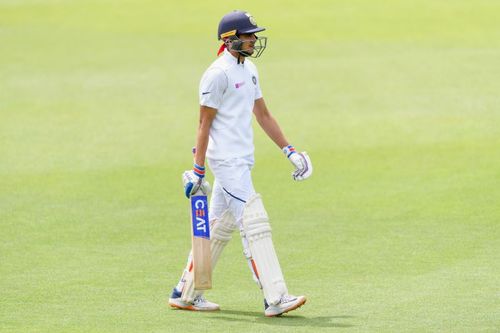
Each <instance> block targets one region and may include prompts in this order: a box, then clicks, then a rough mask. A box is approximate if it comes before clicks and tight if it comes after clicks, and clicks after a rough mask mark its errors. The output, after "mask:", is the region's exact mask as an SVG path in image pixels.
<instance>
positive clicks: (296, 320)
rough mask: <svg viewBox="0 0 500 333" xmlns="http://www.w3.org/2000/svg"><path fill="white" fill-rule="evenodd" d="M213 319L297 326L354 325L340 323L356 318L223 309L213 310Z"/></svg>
mask: <svg viewBox="0 0 500 333" xmlns="http://www.w3.org/2000/svg"><path fill="white" fill-rule="evenodd" d="M211 317H212V318H213V319H218V320H224V321H228V322H249V323H259V324H263V325H270V326H296V327H301V326H303V327H353V326H354V325H351V324H346V323H340V322H338V321H339V320H341V319H349V318H354V316H319V317H303V316H296V315H290V314H286V315H283V316H280V317H273V318H268V317H265V316H264V314H263V313H262V312H252V311H234V310H222V311H220V312H212V313H211Z"/></svg>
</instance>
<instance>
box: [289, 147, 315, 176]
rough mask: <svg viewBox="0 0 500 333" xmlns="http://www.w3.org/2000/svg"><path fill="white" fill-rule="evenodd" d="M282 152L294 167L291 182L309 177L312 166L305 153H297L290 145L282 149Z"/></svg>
mask: <svg viewBox="0 0 500 333" xmlns="http://www.w3.org/2000/svg"><path fill="white" fill-rule="evenodd" d="M282 150H283V153H284V154H285V156H286V157H287V158H288V159H289V160H290V162H291V163H292V165H293V166H294V167H295V171H293V172H292V178H293V180H298V181H300V180H304V179H307V178H309V177H311V175H312V172H313V166H312V163H311V158H309V155H307V153H306V152H305V151H304V152H302V153H297V152H296V151H295V148H294V147H293V146H292V145H288V146H286V147H283V148H282Z"/></svg>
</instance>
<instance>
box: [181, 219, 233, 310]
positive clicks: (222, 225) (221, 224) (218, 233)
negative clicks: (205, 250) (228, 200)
mask: <svg viewBox="0 0 500 333" xmlns="http://www.w3.org/2000/svg"><path fill="white" fill-rule="evenodd" d="M235 229H236V223H235V220H234V217H233V215H232V214H231V213H230V212H229V210H226V211H225V212H224V213H223V214H222V216H221V217H220V219H218V220H214V222H213V223H212V228H211V229H210V236H211V239H210V253H211V255H212V270H213V269H214V268H215V265H216V264H217V260H219V257H220V255H221V253H222V250H224V247H226V245H227V243H228V242H229V241H230V240H231V237H232V234H233V231H234V230H235ZM201 294H202V292H201V291H195V289H194V274H193V271H192V270H191V271H190V272H189V274H186V282H185V284H184V288H183V289H182V296H181V299H182V300H183V301H184V302H192V301H193V300H194V298H195V297H196V296H197V295H201Z"/></svg>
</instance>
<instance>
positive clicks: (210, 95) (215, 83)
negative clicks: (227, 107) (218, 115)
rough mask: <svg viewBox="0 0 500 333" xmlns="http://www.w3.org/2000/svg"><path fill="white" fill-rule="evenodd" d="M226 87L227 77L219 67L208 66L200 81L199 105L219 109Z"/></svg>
mask: <svg viewBox="0 0 500 333" xmlns="http://www.w3.org/2000/svg"><path fill="white" fill-rule="evenodd" d="M226 89H227V77H226V74H225V73H224V71H223V70H222V69H220V68H209V69H208V70H207V71H206V72H205V74H203V77H202V78H201V81H200V91H199V97H200V105H203V106H208V107H211V108H214V109H219V107H220V105H221V103H222V96H223V95H224V92H225V91H226Z"/></svg>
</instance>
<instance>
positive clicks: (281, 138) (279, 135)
mask: <svg viewBox="0 0 500 333" xmlns="http://www.w3.org/2000/svg"><path fill="white" fill-rule="evenodd" d="M253 113H254V114H255V118H256V119H257V122H258V123H259V125H260V127H262V129H263V130H264V132H266V134H267V136H269V138H271V140H273V141H274V143H276V145H278V147H280V148H282V147H286V146H288V141H287V140H286V138H285V135H284V134H283V132H282V131H281V128H280V126H279V125H278V122H277V121H276V119H274V117H273V116H272V114H271V112H269V110H268V108H267V106H266V102H264V98H263V97H261V98H259V99H256V100H255V104H254V107H253Z"/></svg>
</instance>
